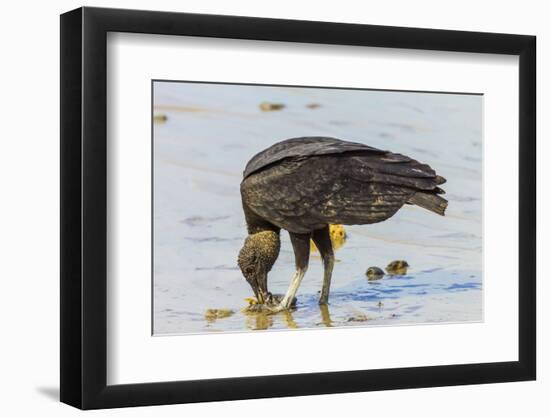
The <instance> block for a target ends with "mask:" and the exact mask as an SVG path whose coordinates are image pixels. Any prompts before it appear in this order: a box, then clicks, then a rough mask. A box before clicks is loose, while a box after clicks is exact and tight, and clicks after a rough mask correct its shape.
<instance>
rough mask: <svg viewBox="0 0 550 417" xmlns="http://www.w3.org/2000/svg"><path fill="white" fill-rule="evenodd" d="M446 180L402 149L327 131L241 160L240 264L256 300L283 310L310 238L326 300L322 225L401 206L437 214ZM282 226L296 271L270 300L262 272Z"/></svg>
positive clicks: (371, 219)
mask: <svg viewBox="0 0 550 417" xmlns="http://www.w3.org/2000/svg"><path fill="white" fill-rule="evenodd" d="M444 182H445V178H443V177H441V176H439V175H437V174H436V172H435V171H434V170H433V169H432V168H431V167H429V166H428V165H426V164H422V163H420V162H418V161H415V160H414V159H411V158H409V157H408V156H405V155H400V154H396V153H392V152H389V151H383V150H380V149H376V148H373V147H370V146H367V145H364V144H361V143H354V142H348V141H343V140H340V139H336V138H329V137H300V138H292V139H287V140H284V141H282V142H279V143H276V144H274V145H273V146H271V147H269V148H267V149H265V150H263V151H261V152H260V153H258V154H257V155H255V156H254V157H253V158H252V159H251V160H250V161H249V162H248V164H247V165H246V168H245V171H244V175H243V180H242V182H241V197H242V205H243V210H244V215H245V219H246V224H247V228H248V237H247V238H246V240H245V242H244V245H243V247H242V249H241V251H240V252H239V257H238V264H239V267H240V269H241V271H242V273H243V275H244V277H245V278H246V280H247V281H248V283H249V284H250V286H251V287H252V289H253V291H254V294H255V296H256V298H257V299H258V301H259V302H260V303H262V304H265V305H266V306H269V305H271V307H269V309H270V310H271V311H275V312H276V311H280V310H283V309H288V308H290V306H291V303H292V301H293V300H294V299H295V298H294V297H295V295H296V292H297V290H298V287H299V286H300V283H301V281H302V278H303V277H304V274H305V273H306V270H307V267H308V263H309V252H310V239H311V240H313V242H314V243H315V245H316V246H317V248H318V249H319V252H320V254H321V257H322V260H323V264H324V278H323V285H322V288H321V295H320V298H319V303H320V304H326V303H327V302H328V297H329V291H330V281H331V277H332V269H333V267H334V254H333V248H332V244H331V241H330V235H329V227H328V226H329V224H345V225H351V224H371V223H378V222H381V221H384V220H386V219H389V218H390V217H392V216H393V215H394V214H395V213H396V212H397V211H398V210H399V209H400V208H401V207H402V206H403V205H404V204H414V205H417V206H420V207H423V208H425V209H427V210H430V211H432V212H434V213H437V214H440V215H444V214H445V209H446V208H447V200H445V199H444V198H442V197H440V196H439V194H443V193H444V191H443V190H442V189H441V188H439V185H441V184H443V183H444ZM281 229H286V230H287V231H288V232H289V235H290V240H291V242H292V247H293V249H294V255H295V262H296V273H295V274H294V277H293V278H292V281H291V283H290V286H289V288H288V291H287V293H286V295H285V296H284V298H283V299H282V301H281V302H280V303H279V304H275V303H274V301H273V298H272V296H271V294H270V293H269V291H268V288H267V274H268V273H269V271H270V270H271V268H272V266H273V264H274V263H275V261H276V260H277V257H278V256H279V249H280V240H279V233H280V230H281Z"/></svg>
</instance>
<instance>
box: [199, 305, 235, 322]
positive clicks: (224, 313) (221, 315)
mask: <svg viewBox="0 0 550 417" xmlns="http://www.w3.org/2000/svg"><path fill="white" fill-rule="evenodd" d="M233 314H235V312H234V311H233V310H230V309H227V308H209V309H208V310H206V313H204V318H205V320H206V321H207V322H208V323H214V322H215V321H216V320H218V319H225V318H227V317H231V316H232V315H233Z"/></svg>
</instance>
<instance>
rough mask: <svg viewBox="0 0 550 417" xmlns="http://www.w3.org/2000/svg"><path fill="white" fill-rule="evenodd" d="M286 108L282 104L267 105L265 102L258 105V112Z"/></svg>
mask: <svg viewBox="0 0 550 417" xmlns="http://www.w3.org/2000/svg"><path fill="white" fill-rule="evenodd" d="M285 107H286V106H285V105H284V104H282V103H269V102H267V101H264V102H262V103H260V110H261V111H276V110H281V109H284V108H285Z"/></svg>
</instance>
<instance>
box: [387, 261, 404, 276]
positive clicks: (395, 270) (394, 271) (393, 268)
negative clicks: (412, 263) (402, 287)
mask: <svg viewBox="0 0 550 417" xmlns="http://www.w3.org/2000/svg"><path fill="white" fill-rule="evenodd" d="M408 267H409V264H408V263H407V261H403V260H397V261H393V262H390V263H389V264H388V266H386V272H387V273H388V275H407V268H408Z"/></svg>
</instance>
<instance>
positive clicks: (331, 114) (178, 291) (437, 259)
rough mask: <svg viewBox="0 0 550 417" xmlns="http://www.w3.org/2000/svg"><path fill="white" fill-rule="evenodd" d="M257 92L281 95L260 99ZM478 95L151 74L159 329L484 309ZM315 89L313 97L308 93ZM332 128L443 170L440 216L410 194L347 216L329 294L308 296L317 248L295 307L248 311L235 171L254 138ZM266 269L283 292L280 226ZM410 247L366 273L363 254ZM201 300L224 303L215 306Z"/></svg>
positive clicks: (475, 317) (318, 322)
mask: <svg viewBox="0 0 550 417" xmlns="http://www.w3.org/2000/svg"><path fill="white" fill-rule="evenodd" d="M262 102H273V103H284V104H285V107H284V108H282V109H280V110H278V111H262V110H261V109H260V108H259V105H260V103H262ZM481 102H482V99H481V97H479V96H464V95H443V94H425V93H396V92H375V91H344V92H343V91H341V90H319V89H315V90H314V89H293V88H272V87H262V88H258V87H250V86H220V85H200V84H185V83H156V84H155V97H154V111H155V114H164V115H166V119H165V120H163V121H162V122H161V123H155V124H154V144H153V146H154V260H153V261H154V281H153V288H154V296H153V303H154V304H153V308H154V312H153V313H154V333H155V334H157V335H161V334H185V333H201V332H221V331H248V330H257V329H268V328H269V329H289V328H290V329H292V328H302V329H303V328H320V327H331V326H332V327H340V326H369V325H397V324H428V323H454V322H465V321H480V320H482V318H483V314H482V291H483V288H482V235H481V231H482V201H481V191H482V190H481V178H482V177H481V175H482V165H481V161H482V146H481ZM312 103H315V104H318V106H309V107H308V105H310V104H312ZM303 135H326V136H335V137H338V138H341V139H347V140H352V141H357V142H363V143H366V144H368V145H371V146H375V147H378V148H382V149H389V150H391V151H394V152H399V153H404V154H406V155H409V156H411V157H413V158H415V159H418V160H420V161H422V162H425V163H428V164H430V165H431V166H432V167H433V168H435V169H436V170H437V172H438V173H439V174H440V175H443V176H444V177H446V178H447V184H445V185H444V189H445V190H446V191H447V195H446V196H445V197H446V198H447V199H448V200H449V208H448V210H447V216H445V217H440V216H437V215H435V214H433V213H430V212H428V211H426V210H423V209H421V208H418V207H412V206H406V207H404V208H402V209H401V210H400V211H399V212H398V213H397V214H396V215H395V216H394V217H392V218H391V219H389V220H387V221H385V222H382V223H378V224H374V225H366V226H346V234H347V240H346V242H345V244H344V245H343V246H342V247H341V248H340V249H339V250H338V251H337V252H336V258H337V263H336V267H335V270H334V276H333V281H332V294H331V298H330V305H329V306H328V307H327V308H320V307H319V306H318V304H317V299H318V293H317V292H318V291H319V290H320V286H321V281H322V267H321V262H320V258H319V256H318V254H315V253H314V254H312V259H311V262H310V267H309V270H308V272H307V275H306V277H305V278H304V281H303V283H302V286H301V288H300V291H299V292H298V303H297V308H296V310H294V311H292V312H290V313H286V314H285V313H281V314H277V315H275V316H266V315H261V314H246V313H243V312H242V311H241V310H242V309H243V308H244V307H245V306H246V304H247V303H246V301H245V300H244V298H245V297H249V296H250V295H251V289H250V287H249V286H248V284H247V283H246V282H245V280H244V278H243V277H242V275H241V273H240V271H239V270H238V267H237V265H236V258H237V254H238V251H239V249H240V247H241V245H242V241H243V240H244V238H245V236H246V226H245V222H244V217H243V214H242V210H241V203H240V194H239V183H240V180H241V176H242V170H243V169H244V166H245V164H246V162H247V161H248V160H249V159H250V157H252V156H253V155H254V154H255V153H256V152H258V151H260V150H262V149H264V148H265V147H267V146H269V145H271V144H272V143H274V142H277V141H279V140H282V139H286V138H288V137H295V136H303ZM281 237H282V248H281V254H280V256H279V259H278V261H277V263H276V264H275V266H274V268H273V270H272V272H271V274H270V276H269V289H270V291H272V292H273V293H284V292H285V291H286V288H287V286H288V283H289V281H290V278H291V277H292V274H293V272H294V259H293V254H292V248H291V245H290V241H289V239H288V234H287V233H286V232H284V231H283V232H282V234H281ZM396 259H405V260H407V262H408V263H409V265H410V268H409V269H408V271H407V275H405V276H396V277H388V276H385V277H384V278H382V279H381V280H376V281H368V280H367V278H366V276H365V271H366V270H367V268H368V267H370V266H378V267H380V268H384V267H385V266H386V265H387V264H388V263H389V262H391V261H393V260H396ZM209 309H226V310H231V311H232V312H233V314H230V315H227V316H225V317H220V318H217V317H215V316H212V315H210V316H209V315H208V310H209Z"/></svg>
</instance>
